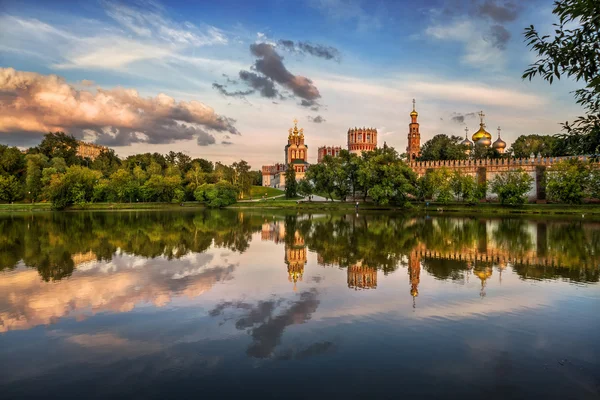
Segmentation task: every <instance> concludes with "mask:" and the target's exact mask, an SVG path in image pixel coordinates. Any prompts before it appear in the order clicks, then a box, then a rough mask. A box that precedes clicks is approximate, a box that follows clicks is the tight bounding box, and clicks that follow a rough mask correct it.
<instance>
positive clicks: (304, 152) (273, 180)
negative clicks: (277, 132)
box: [261, 119, 309, 189]
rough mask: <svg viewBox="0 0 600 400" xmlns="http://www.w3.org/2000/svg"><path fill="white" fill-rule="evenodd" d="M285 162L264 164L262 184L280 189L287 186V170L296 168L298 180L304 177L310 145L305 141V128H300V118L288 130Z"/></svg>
mask: <svg viewBox="0 0 600 400" xmlns="http://www.w3.org/2000/svg"><path fill="white" fill-rule="evenodd" d="M283 156H284V160H285V163H284V164H279V163H278V164H274V165H263V167H262V171H261V172H262V182H263V183H262V184H263V186H270V187H274V188H278V189H284V188H285V171H286V170H287V169H288V168H294V170H295V171H296V180H297V181H299V180H300V179H303V178H304V175H305V174H306V169H307V168H308V165H309V164H308V146H307V145H306V144H305V143H304V129H303V128H300V129H298V120H296V119H295V120H294V127H293V128H290V129H289V131H288V143H287V145H286V146H285V147H284V154H283Z"/></svg>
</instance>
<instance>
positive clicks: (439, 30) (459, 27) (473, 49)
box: [425, 19, 506, 70]
mask: <svg viewBox="0 0 600 400" xmlns="http://www.w3.org/2000/svg"><path fill="white" fill-rule="evenodd" d="M484 29H487V26H485V25H484V24H478V23H475V22H473V21H471V20H466V19H455V20H453V21H452V22H450V23H447V24H436V25H432V26H429V27H428V28H427V29H426V30H425V33H426V34H427V35H428V36H430V37H432V38H434V39H437V40H443V41H454V42H459V43H462V44H463V45H464V54H463V56H462V57H461V63H462V64H465V65H469V66H471V67H473V68H476V69H492V70H501V69H502V68H503V67H504V64H505V62H506V59H505V57H504V51H503V50H501V49H499V48H498V47H496V46H494V44H493V42H492V41H490V40H486V37H485V35H486V34H487V33H485V31H484Z"/></svg>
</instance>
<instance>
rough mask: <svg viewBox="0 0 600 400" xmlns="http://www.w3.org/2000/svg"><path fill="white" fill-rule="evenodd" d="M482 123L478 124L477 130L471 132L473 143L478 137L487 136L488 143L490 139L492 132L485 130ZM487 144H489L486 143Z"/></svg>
mask: <svg viewBox="0 0 600 400" xmlns="http://www.w3.org/2000/svg"><path fill="white" fill-rule="evenodd" d="M484 126H485V125H484V124H483V123H482V124H479V130H478V131H477V132H475V133H474V134H473V136H472V137H471V138H472V139H473V141H474V142H475V143H477V142H478V141H479V140H480V139H483V138H487V139H488V140H489V141H490V143H491V140H492V134H491V133H489V132H488V131H486V130H485V128H484ZM488 146H489V145H488Z"/></svg>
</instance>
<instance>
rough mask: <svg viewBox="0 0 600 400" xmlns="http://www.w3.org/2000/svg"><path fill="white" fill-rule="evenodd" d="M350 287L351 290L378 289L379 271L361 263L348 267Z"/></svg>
mask: <svg viewBox="0 0 600 400" xmlns="http://www.w3.org/2000/svg"><path fill="white" fill-rule="evenodd" d="M348 287H349V288H351V289H355V290H358V289H376V288H377V270H376V269H375V268H371V267H367V266H366V265H362V264H361V263H358V264H355V265H352V266H350V267H348Z"/></svg>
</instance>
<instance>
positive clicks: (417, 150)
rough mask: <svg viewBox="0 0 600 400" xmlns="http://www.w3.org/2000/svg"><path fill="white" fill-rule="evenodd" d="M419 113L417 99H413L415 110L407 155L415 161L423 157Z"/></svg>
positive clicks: (410, 159) (410, 127) (409, 129)
mask: <svg viewBox="0 0 600 400" xmlns="http://www.w3.org/2000/svg"><path fill="white" fill-rule="evenodd" d="M418 116H419V113H418V112H417V111H416V110H415V99H413V110H412V112H411V113H410V119H411V121H410V124H408V146H407V147H406V154H408V160H409V161H414V159H415V158H417V157H419V156H420V155H421V134H420V133H419V123H418V122H417V117H418Z"/></svg>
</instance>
